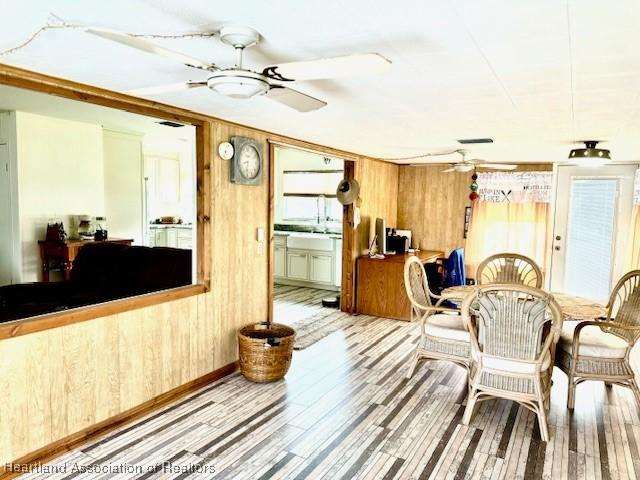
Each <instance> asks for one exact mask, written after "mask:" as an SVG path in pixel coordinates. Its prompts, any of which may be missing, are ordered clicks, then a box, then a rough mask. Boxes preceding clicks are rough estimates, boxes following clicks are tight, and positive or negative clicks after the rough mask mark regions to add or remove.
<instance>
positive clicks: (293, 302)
mask: <svg viewBox="0 0 640 480" xmlns="http://www.w3.org/2000/svg"><path fill="white" fill-rule="evenodd" d="M337 294H338V292H333V291H330V290H321V289H318V288H308V287H295V286H289V285H278V284H276V285H274V288H273V298H274V302H273V321H274V322H276V323H283V324H285V325H291V324H293V323H295V322H298V321H300V320H303V319H305V318H310V317H314V316H319V315H320V316H322V315H323V314H326V315H331V314H333V313H335V312H336V309H335V308H327V307H323V306H322V299H323V298H325V297H334V296H336V295H337Z"/></svg>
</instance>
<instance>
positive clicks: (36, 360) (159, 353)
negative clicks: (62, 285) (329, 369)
mask: <svg viewBox="0 0 640 480" xmlns="http://www.w3.org/2000/svg"><path fill="white" fill-rule="evenodd" d="M209 128H210V129H212V135H211V138H213V141H214V144H215V145H217V144H218V142H219V141H221V140H223V139H224V140H228V139H229V137H231V136H233V135H242V136H247V137H252V138H256V139H258V140H260V141H262V142H264V145H265V159H268V152H267V143H266V137H265V136H264V134H261V133H256V132H255V131H252V130H250V129H246V128H239V127H234V126H229V125H226V124H221V123H211V124H210V126H209ZM265 162H268V160H266V161H265ZM264 167H265V171H268V163H265V166H264ZM210 177H211V182H212V185H211V186H212V198H211V201H212V202H211V212H212V215H211V227H210V229H211V243H212V255H211V258H212V261H211V272H212V275H211V291H209V292H207V293H205V294H202V295H197V296H192V297H188V298H185V299H181V300H177V301H172V302H167V303H163V304H159V305H154V306H151V307H147V308H143V309H139V310H133V311H129V312H126V313H120V314H116V315H112V316H108V317H102V318H97V319H94V320H89V321H86V322H82V323H76V324H73V325H68V326H65V327H59V328H53V329H50V330H45V331H42V332H37V333H33V334H28V335H23V336H19V337H15V338H8V339H4V340H1V341H0V361H1V362H2V371H1V372H0V465H1V464H4V463H6V462H9V461H12V460H15V459H16V458H19V457H21V456H23V455H26V454H28V453H30V452H32V451H34V450H37V449H38V448H41V447H43V446H45V445H47V444H50V443H52V442H54V441H57V440H59V439H62V438H65V437H67V436H69V435H72V434H74V433H76V432H78V431H80V430H82V429H85V428H87V427H89V426H91V425H94V424H96V423H98V422H100V421H103V420H106V419H108V418H111V417H113V416H115V415H117V414H119V413H121V412H123V411H126V410H128V409H130V408H133V407H135V406H137V405H139V404H141V403H143V402H145V401H148V400H150V399H152V398H154V397H157V396H158V395H161V394H162V393H164V392H167V391H169V390H171V389H173V388H176V387H178V386H180V385H183V384H185V383H187V382H190V381H192V380H195V379H197V378H199V377H202V376H204V375H206V374H207V373H210V372H212V371H213V370H216V369H219V368H222V367H223V366H225V365H228V364H230V363H232V362H234V361H235V360H236V359H237V341H236V333H237V330H238V328H239V327H240V326H242V325H245V324H247V323H251V322H258V321H263V320H264V319H265V318H266V315H267V283H268V282H267V246H266V244H264V245H263V247H262V248H260V246H259V244H258V242H257V241H256V229H257V228H258V227H262V228H265V230H266V229H267V221H268V220H267V206H268V202H267V195H268V184H267V182H266V181H265V182H263V184H262V185H261V186H259V187H246V186H240V185H235V184H231V183H230V182H229V162H225V161H223V160H221V159H219V158H218V157H217V156H215V157H214V158H212V159H211V172H210Z"/></svg>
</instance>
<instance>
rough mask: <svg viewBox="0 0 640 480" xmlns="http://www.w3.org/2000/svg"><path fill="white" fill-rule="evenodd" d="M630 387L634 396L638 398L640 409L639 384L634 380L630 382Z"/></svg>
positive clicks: (637, 403) (637, 404)
mask: <svg viewBox="0 0 640 480" xmlns="http://www.w3.org/2000/svg"><path fill="white" fill-rule="evenodd" d="M629 387H630V388H631V391H632V392H633V396H634V397H636V406H637V407H638V408H640V390H639V389H638V383H637V382H636V381H635V379H633V378H632V379H631V380H629Z"/></svg>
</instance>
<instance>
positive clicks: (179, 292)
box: [0, 284, 207, 340]
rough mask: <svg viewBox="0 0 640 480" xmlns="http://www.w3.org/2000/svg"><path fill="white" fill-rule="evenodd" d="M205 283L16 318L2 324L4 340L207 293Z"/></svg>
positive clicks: (1, 329)
mask: <svg viewBox="0 0 640 480" xmlns="http://www.w3.org/2000/svg"><path fill="white" fill-rule="evenodd" d="M206 291H207V288H206V286H205V285H202V284H199V285H188V286H186V287H178V288H173V289H171V290H163V291H161V292H154V293H147V294H145V295H139V296H137V297H131V298H123V299H120V300H114V301H111V302H106V303H100V304H97V305H91V306H86V307H80V308H74V309H72V310H65V311H63V312H56V313H50V314H48V315H41V316H38V317H32V318H25V319H24V320H15V321H13V322H6V323H0V340H4V339H5V338H13V337H19V336H21V335H27V334H29V333H35V332H42V331H43V330H49V329H51V328H57V327H63V326H65V325H72V324H74V323H79V322H85V321H87V320H93V319H94V318H100V317H106V316H109V315H114V314H116V313H122V312H128V311H130V310H136V309H138V308H144V307H149V306H151V305H157V304H159V303H164V302H170V301H173V300H179V299H181V298H186V297H190V296H192V295H199V294H202V293H205V292H206Z"/></svg>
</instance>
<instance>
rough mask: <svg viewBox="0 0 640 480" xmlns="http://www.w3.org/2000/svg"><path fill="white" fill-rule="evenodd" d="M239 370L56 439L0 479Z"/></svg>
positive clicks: (210, 376) (0, 472) (228, 368)
mask: <svg viewBox="0 0 640 480" xmlns="http://www.w3.org/2000/svg"><path fill="white" fill-rule="evenodd" d="M237 369H238V362H233V363H230V364H228V365H225V366H224V367H222V368H219V369H217V370H214V371H213V372H210V373H207V374H206V375H203V376H202V377H199V378H196V379H195V380H191V381H190V382H187V383H185V384H183V385H180V386H179V387H176V388H174V389H172V390H169V391H168V392H165V393H163V394H161V395H158V396H157V397H154V398H152V399H150V400H147V401H146V402H144V403H141V404H140V405H138V406H136V407H133V408H131V409H129V410H126V411H124V412H122V413H119V414H118V415H115V416H113V417H111V418H107V419H106V420H103V421H101V422H99V423H96V424H95V425H91V426H90V427H87V428H85V429H83V430H80V431H79V432H76V433H73V434H71V435H69V436H67V437H65V438H61V439H60V440H56V441H55V442H53V443H50V444H49V445H46V446H44V447H42V448H39V449H38V450H36V451H34V452H31V453H29V454H27V455H25V456H23V457H20V458H18V459H16V460H14V461H13V462H11V463H10V464H9V465H2V466H0V479H8V478H15V477H17V476H19V475H21V474H23V473H26V472H21V471H16V470H17V468H18V467H20V466H28V465H40V464H43V463H46V462H48V461H50V460H52V459H54V458H56V457H59V456H60V455H63V454H64V453H67V452H69V451H71V450H73V449H74V448H76V447H78V446H79V445H81V444H83V443H86V442H88V441H90V440H93V439H94V438H96V437H99V436H100V435H104V434H106V433H109V432H110V431H112V430H115V429H116V428H119V427H122V426H123V425H125V424H127V423H131V422H133V421H135V420H137V419H139V418H141V417H143V416H145V415H147V414H149V413H151V412H153V411H154V410H157V409H159V408H160V407H163V406H165V405H167V404H169V403H171V402H173V401H175V400H178V399H179V398H180V397H183V396H185V395H187V394H189V393H191V392H193V391H195V390H198V389H199V388H202V387H204V386H205V385H208V384H209V383H212V382H214V381H216V380H220V379H221V378H223V377H226V376H227V375H230V374H232V373H233V372H235V371H236V370H237ZM12 466H13V468H12Z"/></svg>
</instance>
